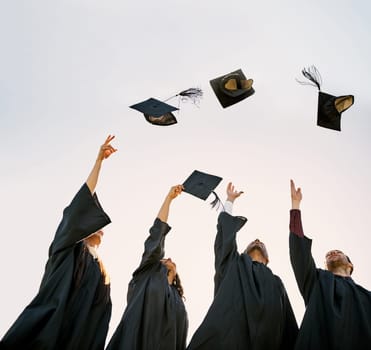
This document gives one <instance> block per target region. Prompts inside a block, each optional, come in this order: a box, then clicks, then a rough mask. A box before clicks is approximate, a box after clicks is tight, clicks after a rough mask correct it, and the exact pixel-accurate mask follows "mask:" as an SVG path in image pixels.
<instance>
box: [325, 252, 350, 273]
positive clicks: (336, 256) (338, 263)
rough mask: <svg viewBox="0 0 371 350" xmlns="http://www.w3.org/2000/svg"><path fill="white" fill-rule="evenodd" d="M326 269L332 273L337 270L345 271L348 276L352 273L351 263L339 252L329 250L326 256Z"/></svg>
mask: <svg viewBox="0 0 371 350" xmlns="http://www.w3.org/2000/svg"><path fill="white" fill-rule="evenodd" d="M326 267H327V270H329V271H330V272H333V273H334V272H336V271H338V270H339V269H342V270H344V271H346V274H347V275H349V276H350V275H351V274H352V273H353V264H352V262H351V261H350V259H349V257H348V256H347V255H345V254H344V253H343V252H342V251H341V250H336V249H335V250H330V251H329V252H328V253H327V254H326Z"/></svg>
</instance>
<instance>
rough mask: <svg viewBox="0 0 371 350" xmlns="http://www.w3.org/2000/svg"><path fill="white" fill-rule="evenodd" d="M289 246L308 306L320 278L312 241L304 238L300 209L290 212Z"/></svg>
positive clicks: (299, 284) (300, 288) (293, 264)
mask: <svg viewBox="0 0 371 350" xmlns="http://www.w3.org/2000/svg"><path fill="white" fill-rule="evenodd" d="M291 230H295V231H294V232H293V231H291ZM289 245H290V261H291V266H292V268H293V270H294V274H295V278H296V282H297V284H298V287H299V290H300V293H301V295H302V296H303V298H304V302H305V305H307V304H308V302H309V298H310V295H311V292H312V289H313V286H314V284H315V283H316V281H317V278H318V276H317V269H316V265H315V263H314V260H313V256H312V251H311V248H312V240H311V239H309V238H307V237H305V236H304V233H303V229H302V223H301V213H300V210H298V209H293V210H291V211H290V239H289Z"/></svg>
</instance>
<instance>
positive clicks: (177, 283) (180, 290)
mask: <svg viewBox="0 0 371 350" xmlns="http://www.w3.org/2000/svg"><path fill="white" fill-rule="evenodd" d="M171 285H173V286H174V287H175V288H176V290H177V291H178V293H179V295H180V297H181V298H182V299H184V300H185V297H184V289H183V286H182V282H181V281H180V278H179V275H178V274H177V273H176V274H175V277H174V279H173V283H172V284H171Z"/></svg>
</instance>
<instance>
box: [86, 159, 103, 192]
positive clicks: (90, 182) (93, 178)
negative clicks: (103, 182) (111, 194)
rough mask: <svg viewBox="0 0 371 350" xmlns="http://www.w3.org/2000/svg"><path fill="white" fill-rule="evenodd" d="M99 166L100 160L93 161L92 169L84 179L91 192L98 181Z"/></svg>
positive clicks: (100, 164)
mask: <svg viewBox="0 0 371 350" xmlns="http://www.w3.org/2000/svg"><path fill="white" fill-rule="evenodd" d="M101 166H102V160H101V159H97V160H96V161H95V164H94V166H93V169H92V170H91V172H90V174H89V176H88V178H87V180H86V185H87V186H88V187H89V190H90V192H91V194H93V193H94V192H95V187H96V186H97V183H98V177H99V173H100V169H101Z"/></svg>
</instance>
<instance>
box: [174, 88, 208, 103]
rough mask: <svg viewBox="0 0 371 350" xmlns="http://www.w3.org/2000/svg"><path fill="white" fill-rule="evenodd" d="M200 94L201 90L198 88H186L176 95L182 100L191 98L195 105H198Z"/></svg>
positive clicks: (201, 93) (185, 100)
mask: <svg viewBox="0 0 371 350" xmlns="http://www.w3.org/2000/svg"><path fill="white" fill-rule="evenodd" d="M202 95H203V91H202V90H201V89H200V88H189V89H187V90H183V91H181V92H179V94H177V95H176V96H180V97H181V101H182V102H187V101H188V100H191V101H192V102H193V103H194V104H195V105H198V104H199V103H200V99H201V98H202Z"/></svg>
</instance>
